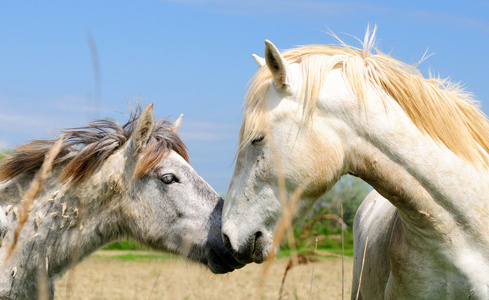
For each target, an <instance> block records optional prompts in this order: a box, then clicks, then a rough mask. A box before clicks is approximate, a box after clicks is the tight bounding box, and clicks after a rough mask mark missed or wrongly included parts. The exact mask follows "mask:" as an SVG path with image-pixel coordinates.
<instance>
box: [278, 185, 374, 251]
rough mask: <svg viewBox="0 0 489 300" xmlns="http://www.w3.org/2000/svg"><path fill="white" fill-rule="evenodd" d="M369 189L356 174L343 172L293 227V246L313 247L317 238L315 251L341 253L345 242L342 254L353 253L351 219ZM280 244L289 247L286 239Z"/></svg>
mask: <svg viewBox="0 0 489 300" xmlns="http://www.w3.org/2000/svg"><path fill="white" fill-rule="evenodd" d="M370 190H371V188H370V186H369V185H368V184H366V183H365V182H363V181H362V180H360V179H358V178H356V177H352V176H345V177H343V178H342V179H341V180H340V181H338V183H336V185H335V186H333V188H332V189H331V190H330V191H329V192H328V193H327V194H325V195H324V196H322V197H321V198H320V199H319V200H318V201H317V202H316V203H315V205H314V207H313V208H312V210H311V211H310V213H309V215H308V216H307V217H306V218H305V220H304V221H303V222H301V225H299V226H296V227H295V228H294V238H295V246H296V247H297V249H299V252H303V251H306V250H309V251H311V250H314V247H315V246H316V239H317V248H318V251H322V252H329V253H336V254H341V253H342V243H344V249H345V255H347V256H352V255H353V230H352V226H353V219H354V217H355V213H356V211H357V209H358V206H359V205H360V203H362V201H363V199H364V198H365V197H366V196H367V194H368V193H369V192H370ZM341 207H343V214H342V209H341ZM342 216H343V218H342ZM342 225H343V226H342ZM342 227H343V238H342ZM342 240H343V241H342ZM282 248H284V250H285V249H288V248H289V245H288V243H285V244H284V246H283V247H282Z"/></svg>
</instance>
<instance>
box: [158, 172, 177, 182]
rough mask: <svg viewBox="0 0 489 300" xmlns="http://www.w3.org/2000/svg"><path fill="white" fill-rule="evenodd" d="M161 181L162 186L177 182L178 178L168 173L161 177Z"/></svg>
mask: <svg viewBox="0 0 489 300" xmlns="http://www.w3.org/2000/svg"><path fill="white" fill-rule="evenodd" d="M161 181H162V182H163V183H164V184H172V183H175V182H178V178H177V177H175V175H173V174H171V173H168V174H165V175H163V176H162V177H161Z"/></svg>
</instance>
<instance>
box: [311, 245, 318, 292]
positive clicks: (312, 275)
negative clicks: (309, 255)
mask: <svg viewBox="0 0 489 300" xmlns="http://www.w3.org/2000/svg"><path fill="white" fill-rule="evenodd" d="M318 240H319V239H318V238H317V237H316V243H315V244H314V255H316V252H317V251H318ZM313 282H314V264H313V265H312V271H311V286H310V288H309V299H311V297H312V283H313Z"/></svg>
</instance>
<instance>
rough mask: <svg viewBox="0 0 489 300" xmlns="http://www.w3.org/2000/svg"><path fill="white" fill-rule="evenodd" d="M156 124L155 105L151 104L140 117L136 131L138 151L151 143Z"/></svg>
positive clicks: (135, 140)
mask: <svg viewBox="0 0 489 300" xmlns="http://www.w3.org/2000/svg"><path fill="white" fill-rule="evenodd" d="M154 124H155V121H154V116H153V104H150V105H148V106H147V107H146V108H145V109H144V110H143V112H142V113H141V115H140V116H139V120H138V124H137V125H136V129H135V130H134V145H135V146H136V149H139V148H140V147H142V146H144V145H145V144H146V143H147V142H148V141H149V138H150V137H151V133H152V132H153V127H154Z"/></svg>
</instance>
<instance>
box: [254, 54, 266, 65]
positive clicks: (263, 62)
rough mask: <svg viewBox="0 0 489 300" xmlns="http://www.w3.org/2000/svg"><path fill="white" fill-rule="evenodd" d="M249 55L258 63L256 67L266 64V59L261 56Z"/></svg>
mask: <svg viewBox="0 0 489 300" xmlns="http://www.w3.org/2000/svg"><path fill="white" fill-rule="evenodd" d="M251 56H252V57H253V58H254V59H255V62H256V64H257V65H258V67H260V68H261V67H263V66H265V65H266V64H267V63H266V61H265V59H264V58H263V57H259V56H258V55H256V54H251Z"/></svg>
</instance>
